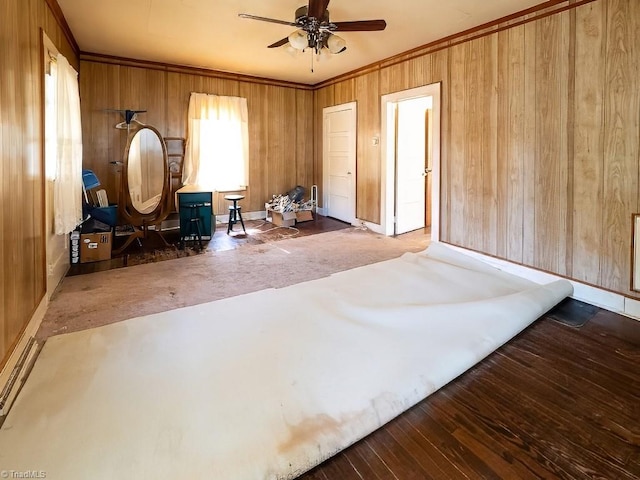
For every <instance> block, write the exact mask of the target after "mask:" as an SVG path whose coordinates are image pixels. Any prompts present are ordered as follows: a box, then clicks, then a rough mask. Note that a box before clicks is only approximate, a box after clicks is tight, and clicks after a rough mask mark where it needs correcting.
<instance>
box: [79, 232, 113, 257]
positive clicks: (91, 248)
mask: <svg viewBox="0 0 640 480" xmlns="http://www.w3.org/2000/svg"><path fill="white" fill-rule="evenodd" d="M110 258H111V232H96V233H83V234H81V235H80V263H88V262H98V261H100V260H109V259H110Z"/></svg>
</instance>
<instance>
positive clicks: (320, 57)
mask: <svg viewBox="0 0 640 480" xmlns="http://www.w3.org/2000/svg"><path fill="white" fill-rule="evenodd" d="M330 58H331V53H330V52H329V49H328V48H322V49H321V50H320V52H318V54H317V55H316V60H317V61H318V62H324V61H327V60H329V59H330Z"/></svg>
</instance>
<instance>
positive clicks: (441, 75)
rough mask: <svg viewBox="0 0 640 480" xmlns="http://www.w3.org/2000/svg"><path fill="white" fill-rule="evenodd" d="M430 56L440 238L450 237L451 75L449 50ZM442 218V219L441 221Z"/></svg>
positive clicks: (446, 238) (447, 238)
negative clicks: (436, 110) (436, 94)
mask: <svg viewBox="0 0 640 480" xmlns="http://www.w3.org/2000/svg"><path fill="white" fill-rule="evenodd" d="M429 57H430V58H431V78H430V79H429V81H430V82H431V83H435V82H441V85H440V218H441V221H440V238H441V239H442V240H449V239H450V238H451V222H450V221H448V220H447V219H448V218H449V214H450V211H451V202H450V197H451V175H450V173H449V172H450V164H451V157H450V153H449V152H450V145H451V111H450V102H451V77H450V71H451V69H450V67H449V50H441V51H439V52H435V53H433V54H431V55H429ZM442 220H444V221H442Z"/></svg>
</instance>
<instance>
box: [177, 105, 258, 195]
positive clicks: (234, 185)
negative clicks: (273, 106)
mask: <svg viewBox="0 0 640 480" xmlns="http://www.w3.org/2000/svg"><path fill="white" fill-rule="evenodd" d="M248 165H249V132H248V120H247V99H246V98H240V97H225V96H218V95H208V94H204V93H192V94H191V97H190V98H189V113H188V139H187V145H186V153H185V160H184V166H183V173H182V183H183V184H184V185H200V186H201V187H206V188H211V189H212V190H214V191H218V192H224V191H238V190H244V189H245V188H246V187H247V185H248V170H249V169H248Z"/></svg>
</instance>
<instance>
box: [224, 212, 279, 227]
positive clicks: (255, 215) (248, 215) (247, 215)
mask: <svg viewBox="0 0 640 480" xmlns="http://www.w3.org/2000/svg"><path fill="white" fill-rule="evenodd" d="M265 218H267V211H266V210H257V211H254V212H242V219H243V220H264V219H265ZM228 222H229V215H228V214H227V215H216V225H218V224H223V223H224V224H227V223H228Z"/></svg>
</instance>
